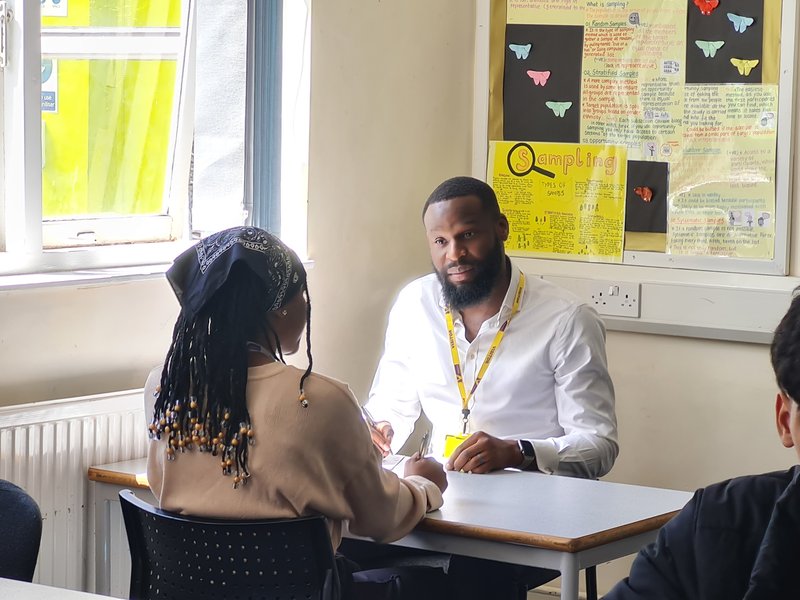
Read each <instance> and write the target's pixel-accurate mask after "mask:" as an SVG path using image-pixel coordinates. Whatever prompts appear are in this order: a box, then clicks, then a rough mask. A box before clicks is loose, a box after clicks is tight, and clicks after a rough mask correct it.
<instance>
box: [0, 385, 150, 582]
mask: <svg viewBox="0 0 800 600" xmlns="http://www.w3.org/2000/svg"><path fill="white" fill-rule="evenodd" d="M146 453H147V429H146V423H145V417H144V409H143V397H142V390H129V391H125V392H115V393H111V394H99V395H96V396H84V397H82V398H69V399H64V400H53V401H49V402H37V403H32V404H20V405H17V406H9V407H1V408H0V478H2V479H7V480H9V481H11V482H13V483H16V484H17V485H19V486H20V487H22V488H24V489H25V490H26V491H27V492H28V493H29V494H30V495H31V496H33V497H34V498H35V499H36V501H37V502H38V503H39V509H40V510H41V512H42V517H43V527H42V542H41V548H40V550H39V562H38V564H37V567H36V574H35V576H34V581H36V582H39V583H42V584H45V585H52V586H55V587H61V588H69V589H75V590H85V589H89V588H88V587H87V582H88V581H90V580H91V578H93V577H94V562H95V561H94V544H93V538H92V535H91V534H92V529H91V528H92V525H93V524H92V523H91V522H90V515H92V507H91V506H89V500H88V498H89V494H88V489H89V486H88V480H87V478H86V472H87V469H88V468H89V467H90V466H92V465H99V464H104V463H111V462H117V461H121V460H128V459H132V458H140V457H142V456H145V454H146Z"/></svg>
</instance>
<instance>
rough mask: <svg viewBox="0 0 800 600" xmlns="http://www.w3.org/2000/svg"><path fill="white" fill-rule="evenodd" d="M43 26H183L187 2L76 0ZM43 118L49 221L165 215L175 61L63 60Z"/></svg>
mask: <svg viewBox="0 0 800 600" xmlns="http://www.w3.org/2000/svg"><path fill="white" fill-rule="evenodd" d="M68 1H69V4H68V11H67V16H66V17H43V18H42V27H43V28H58V27H111V28H113V27H180V25H181V2H180V0H169V1H165V0H140V1H136V0H124V1H119V0H68ZM47 58H52V59H54V60H55V61H56V63H57V73H58V74H57V77H58V112H57V113H43V114H42V121H43V123H44V135H43V139H42V143H43V149H44V156H45V165H44V169H43V173H42V202H43V205H42V211H43V215H44V217H45V218H48V217H49V218H58V217H65V216H81V215H98V214H106V215H108V214H159V213H162V212H163V210H162V204H163V197H164V181H165V175H166V169H167V155H168V152H167V151H168V144H169V139H170V121H171V117H172V100H173V95H174V88H175V76H176V63H175V61H174V60H124V59H113V60H109V59H99V60H74V59H69V60H66V59H64V60H61V59H59V57H58V56H49V57H47Z"/></svg>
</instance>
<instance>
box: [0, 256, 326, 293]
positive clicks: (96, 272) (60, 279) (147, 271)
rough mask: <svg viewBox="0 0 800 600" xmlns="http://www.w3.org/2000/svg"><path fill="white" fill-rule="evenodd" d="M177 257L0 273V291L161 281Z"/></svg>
mask: <svg viewBox="0 0 800 600" xmlns="http://www.w3.org/2000/svg"><path fill="white" fill-rule="evenodd" d="M186 247H188V246H186ZM173 249H174V248H173ZM178 254H179V251H178V252H174V253H172V254H170V256H169V259H165V260H164V261H162V262H157V263H153V264H145V265H142V264H139V265H133V264H129V265H121V266H109V267H100V268H75V269H71V270H63V271H54V270H42V271H40V272H31V273H13V274H6V275H4V274H2V272H0V292H6V291H11V290H21V289H31V288H45V287H61V286H76V285H97V284H109V283H123V282H126V281H141V280H146V279H161V278H163V277H164V273H166V271H167V269H169V267H170V266H171V265H172V258H174V257H175V256H177V255H178ZM303 265H304V266H305V268H306V270H309V269H313V268H314V261H313V260H310V259H307V258H306V259H303Z"/></svg>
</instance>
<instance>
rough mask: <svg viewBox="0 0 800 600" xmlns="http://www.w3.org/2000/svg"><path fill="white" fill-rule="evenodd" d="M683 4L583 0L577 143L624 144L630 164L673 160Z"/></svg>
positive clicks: (681, 74)
mask: <svg viewBox="0 0 800 600" xmlns="http://www.w3.org/2000/svg"><path fill="white" fill-rule="evenodd" d="M685 31H686V6H685V3H675V2H672V3H668V2H663V3H661V2H659V3H653V2H652V0H628V1H627V2H589V3H588V4H587V8H586V26H585V29H584V37H583V80H582V93H581V98H582V106H581V110H582V118H581V138H580V139H581V142H585V143H591V144H624V145H626V146H627V147H628V158H629V159H630V160H665V161H670V160H673V159H674V156H673V155H674V154H675V151H676V150H677V149H678V148H679V147H680V140H681V137H682V128H681V120H682V117H683V107H684V99H683V89H684V71H685V69H684V58H685V55H686V33H685Z"/></svg>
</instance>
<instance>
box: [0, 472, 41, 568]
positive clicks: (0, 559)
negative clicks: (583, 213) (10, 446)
mask: <svg viewBox="0 0 800 600" xmlns="http://www.w3.org/2000/svg"><path fill="white" fill-rule="evenodd" d="M41 539H42V514H41V513H40V512H39V506H38V505H37V504H36V501H35V500H34V499H33V498H31V497H30V496H29V495H28V493H27V492H26V491H25V490H23V489H22V488H21V487H18V486H16V485H14V484H13V483H11V482H9V481H5V480H3V479H0V577H5V578H7V579H17V580H19V581H32V580H33V572H34V570H36V559H37V558H38V557H39V543H40V542H41Z"/></svg>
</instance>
